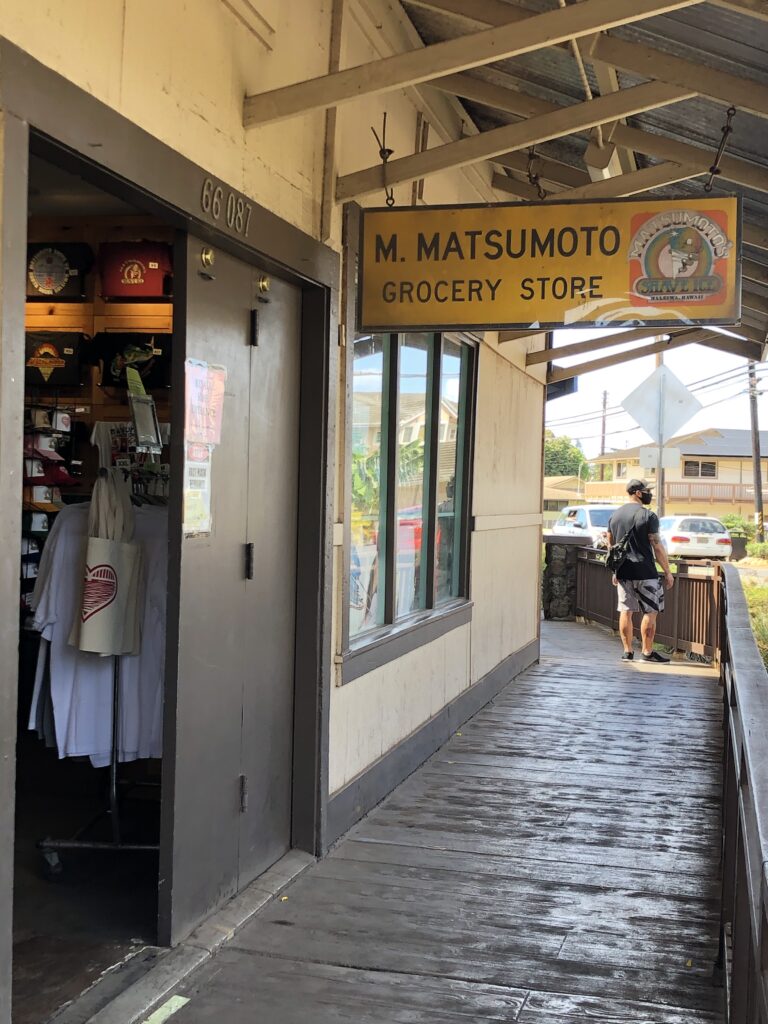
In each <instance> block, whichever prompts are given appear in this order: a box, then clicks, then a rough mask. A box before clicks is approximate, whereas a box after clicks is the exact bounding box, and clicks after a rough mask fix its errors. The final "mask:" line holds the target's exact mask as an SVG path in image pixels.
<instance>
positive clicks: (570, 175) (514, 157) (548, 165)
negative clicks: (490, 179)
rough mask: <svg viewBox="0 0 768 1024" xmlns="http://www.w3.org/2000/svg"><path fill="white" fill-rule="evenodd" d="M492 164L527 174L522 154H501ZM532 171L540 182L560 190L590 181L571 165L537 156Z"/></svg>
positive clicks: (579, 185) (584, 172)
mask: <svg viewBox="0 0 768 1024" xmlns="http://www.w3.org/2000/svg"><path fill="white" fill-rule="evenodd" d="M494 162H495V163H497V164H501V166H502V167H508V168H509V169H510V170H512V171H520V172H522V173H523V174H527V173H528V157H527V156H524V155H523V154H522V153H503V154H502V155H501V156H497V157H496V158H495V160H494ZM533 169H534V171H535V172H536V173H537V174H538V175H539V177H540V178H541V179H542V181H545V182H551V183H552V184H553V185H558V186H559V187H560V188H580V187H581V186H582V185H588V184H589V182H590V181H591V179H590V177H589V175H588V174H587V172H586V171H582V170H580V169H579V168H578V167H574V166H573V165H572V164H564V163H561V162H560V161H559V160H551V159H549V158H548V157H543V156H539V155H538V154H537V156H536V159H535V160H534V166H533Z"/></svg>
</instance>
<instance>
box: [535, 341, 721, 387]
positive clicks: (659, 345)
mask: <svg viewBox="0 0 768 1024" xmlns="http://www.w3.org/2000/svg"><path fill="white" fill-rule="evenodd" d="M705 336H707V335H705V332H703V331H691V332H686V333H685V334H679V335H676V336H675V337H673V338H670V339H669V340H668V341H656V342H654V343H653V344H652V345H643V347H642V348H633V349H630V350H629V351H628V352H615V353H614V354H613V355H610V356H603V357H602V358H600V359H592V360H590V361H589V362H588V363H579V364H578V365H577V366H567V367H566V366H553V367H552V369H551V370H550V371H549V373H548V374H547V383H548V384H554V383H556V382H557V381H559V380H570V378H571V377H579V376H581V374H583V373H592V372H593V371H594V370H604V369H605V368H606V367H608V366H617V365H618V364H619V363H628V362H630V361H631V360H633V359H642V358H643V357H644V356H652V355H655V354H656V353H657V352H669V351H670V350H671V349H673V348H682V346H683V345H691V344H693V343H694V342H697V341H699V339H700V338H702V337H705ZM552 351H554V350H550V353H551V352H552Z"/></svg>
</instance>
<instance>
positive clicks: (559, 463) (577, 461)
mask: <svg viewBox="0 0 768 1024" xmlns="http://www.w3.org/2000/svg"><path fill="white" fill-rule="evenodd" d="M544 476H580V477H581V478H582V480H585V479H587V478H588V476H589V465H588V463H587V460H586V458H585V457H584V452H583V451H582V450H581V445H580V444H579V442H578V441H572V440H571V439H570V437H555V435H554V434H553V433H552V431H551V430H547V431H545V432H544Z"/></svg>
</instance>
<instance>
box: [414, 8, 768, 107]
mask: <svg viewBox="0 0 768 1024" xmlns="http://www.w3.org/2000/svg"><path fill="white" fill-rule="evenodd" d="M411 2H413V0H411ZM416 3H417V5H418V6H422V7H426V8H432V9H433V10H439V11H442V12H443V13H446V14H449V15H452V16H454V17H460V18H462V19H463V20H465V21H467V22H469V23H471V24H475V25H479V24H480V25H493V26H495V27H500V26H502V25H508V24H510V23H515V22H519V21H520V20H521V19H524V18H526V16H527V12H525V11H523V10H521V9H520V8H516V7H513V6H512V5H510V4H505V3H500V2H499V0H479V2H476V0H416ZM763 3H764V5H765V6H767V7H768V3H765V0H763ZM588 42H589V48H588V49H583V50H582V56H583V57H584V58H585V59H588V60H590V61H591V60H594V61H596V62H597V64H599V65H600V69H599V70H598V68H597V67H596V68H595V74H596V76H597V78H598V82H599V84H600V93H601V95H605V94H606V93H607V92H611V91H614V89H615V86H614V89H612V88H611V85H612V82H613V81H614V80H615V71H614V72H613V75H612V76H611V73H610V69H611V68H617V67H618V68H621V69H622V70H623V71H629V72H631V73H632V74H637V75H641V76H642V77H644V78H651V79H656V80H657V81H659V82H668V83H669V84H670V85H679V86H680V87H681V88H684V89H693V90H694V91H695V92H697V93H700V94H701V95H702V96H707V97H708V98H709V99H711V100H714V101H715V102H717V103H724V104H726V105H727V106H730V105H731V104H733V105H734V106H735V107H738V108H739V110H748V111H750V112H751V113H753V114H756V115H757V116H758V117H768V86H765V85H763V84H762V83H761V82H758V81H755V80H754V79H750V78H744V77H742V76H740V75H732V74H730V73H729V72H725V71H719V70H716V69H714V68H711V67H708V66H706V65H704V64H700V63H695V62H694V61H691V60H686V59H685V58H683V57H677V56H674V55H672V54H670V53H666V52H664V51H663V50H657V49H654V48H653V47H651V46H646V45H644V44H642V43H637V42H631V41H630V40H627V39H619V38H617V37H616V36H607V35H602V34H599V33H598V34H596V35H594V36H593V37H592V38H591V39H590V40H589V41H588ZM564 45H567V44H564ZM606 69H608V70H606Z"/></svg>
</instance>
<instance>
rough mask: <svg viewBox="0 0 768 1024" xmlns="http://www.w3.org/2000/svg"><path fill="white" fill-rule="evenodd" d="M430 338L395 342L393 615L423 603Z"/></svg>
mask: <svg viewBox="0 0 768 1024" xmlns="http://www.w3.org/2000/svg"><path fill="white" fill-rule="evenodd" d="M431 340H432V335H430V334H408V335H405V336H404V337H403V338H402V339H401V342H400V360H399V369H398V382H397V485H396V486H397V497H396V503H395V506H396V508H395V514H396V516H397V531H396V537H395V615H396V617H397V618H401V617H402V616H403V615H409V614H410V613H411V612H414V611H416V610H417V609H419V608H423V607H424V605H425V596H424V593H423V583H424V581H423V580H422V573H421V566H422V546H423V540H424V467H425V452H426V435H427V422H428V408H429V407H428V402H427V378H428V370H429V352H430V344H431Z"/></svg>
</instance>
